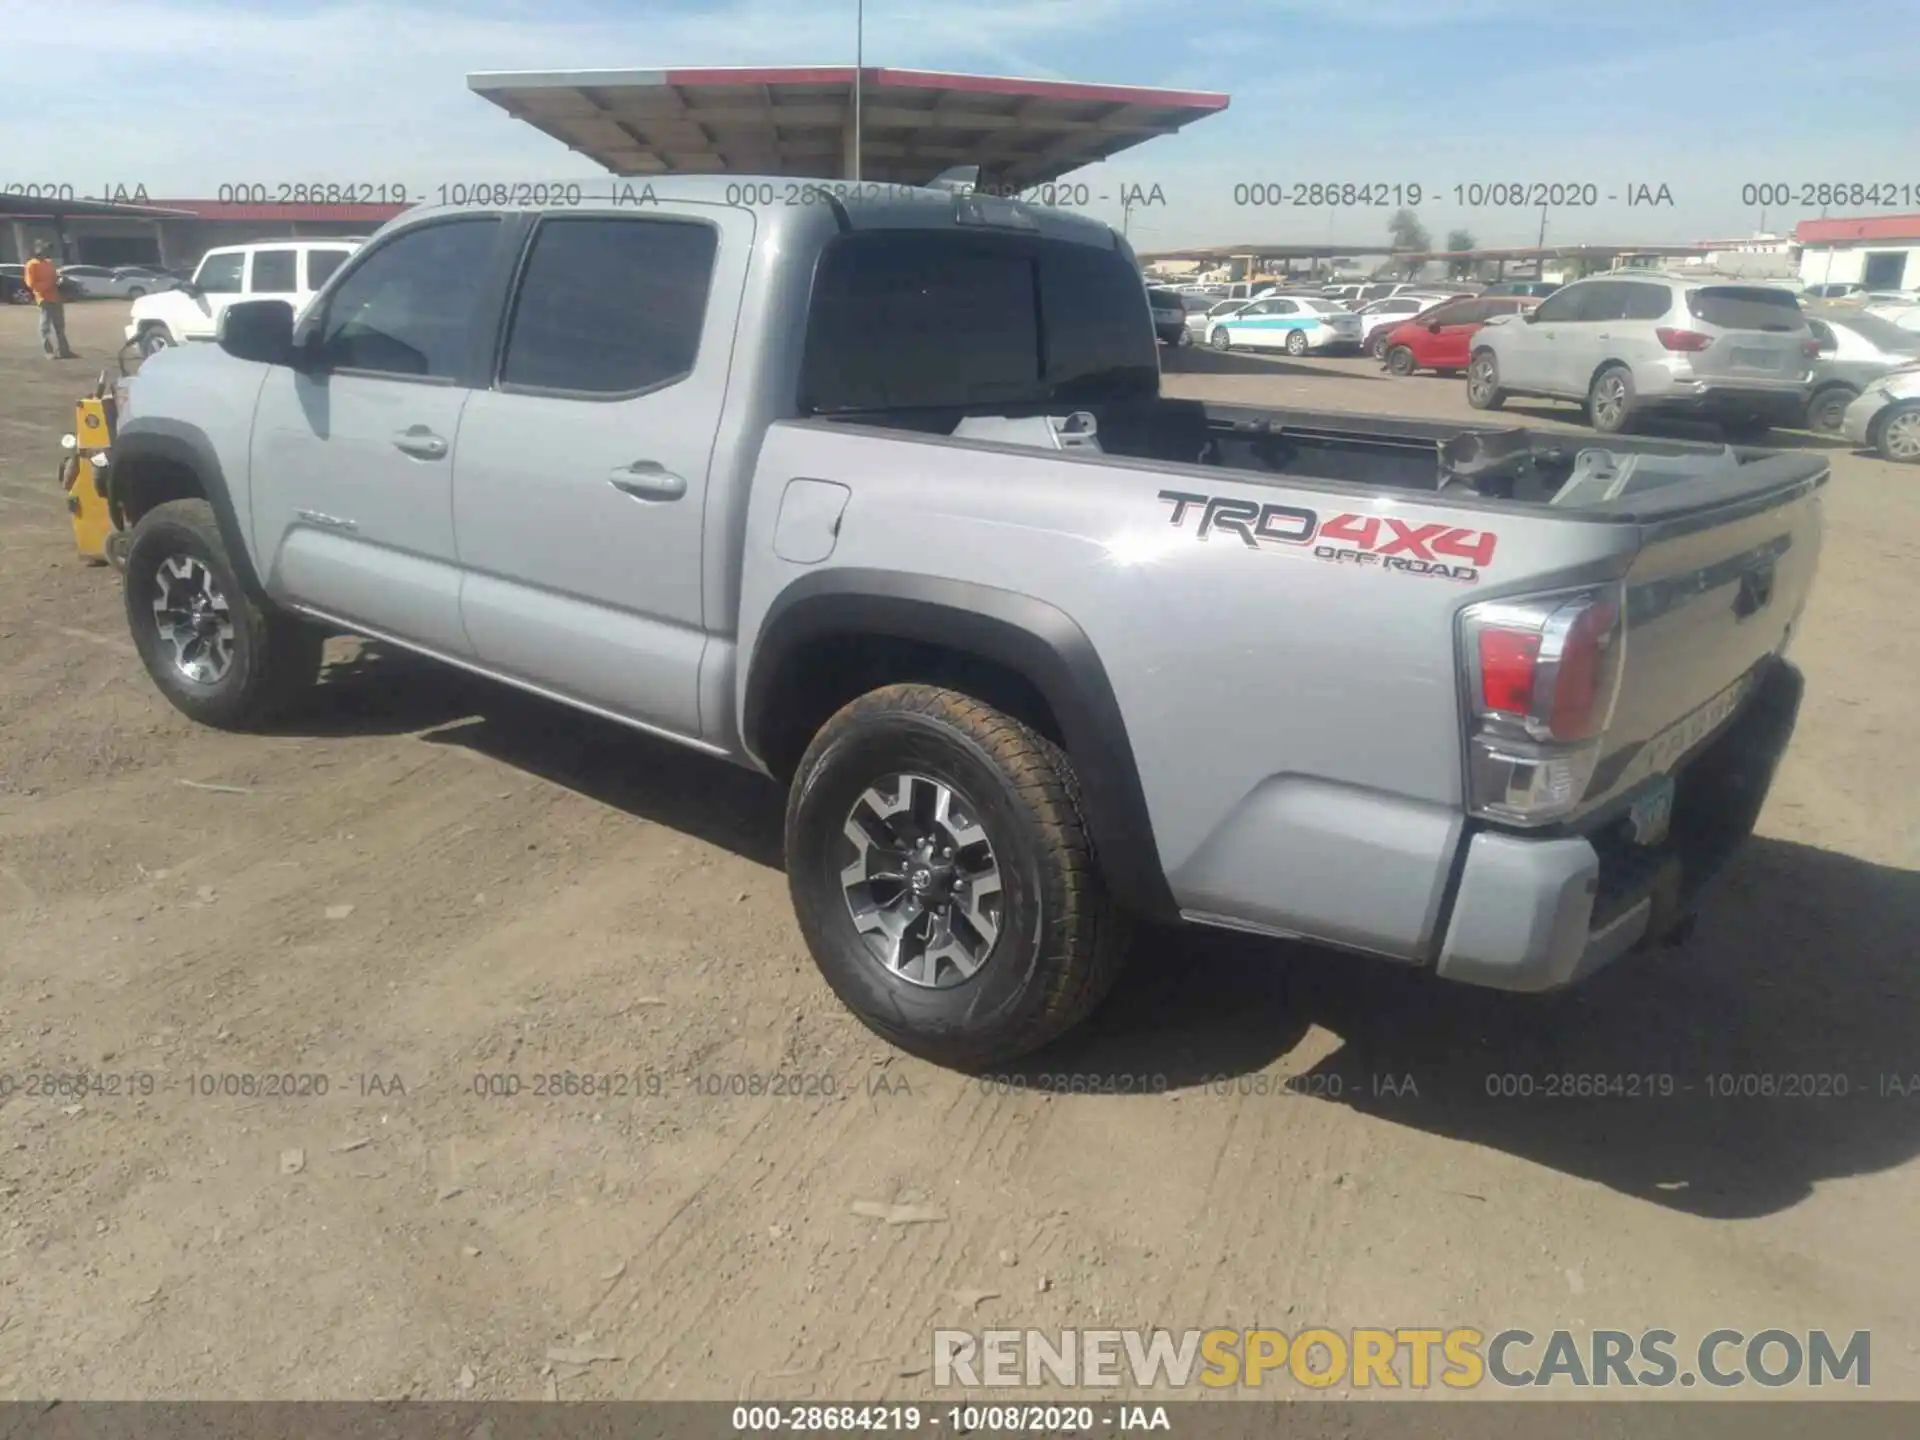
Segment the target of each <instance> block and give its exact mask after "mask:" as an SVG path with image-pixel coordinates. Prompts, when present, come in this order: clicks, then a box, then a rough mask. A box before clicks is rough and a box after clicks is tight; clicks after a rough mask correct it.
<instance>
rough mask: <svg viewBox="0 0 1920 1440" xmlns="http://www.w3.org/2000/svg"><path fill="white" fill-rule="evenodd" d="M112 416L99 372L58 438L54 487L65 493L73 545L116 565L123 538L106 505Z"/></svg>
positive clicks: (93, 559)
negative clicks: (60, 450)
mask: <svg viewBox="0 0 1920 1440" xmlns="http://www.w3.org/2000/svg"><path fill="white" fill-rule="evenodd" d="M115 418H116V416H115V404H114V397H113V387H112V385H111V384H109V383H108V380H107V376H106V372H105V371H102V372H101V374H100V382H99V384H98V386H97V387H96V388H95V390H94V393H93V394H91V395H88V396H87V397H85V398H84V399H82V400H79V401H77V402H76V403H75V404H74V407H73V433H72V434H70V435H63V436H62V437H61V438H60V443H61V445H62V446H63V447H64V448H65V449H66V452H67V453H66V457H65V458H64V459H63V460H62V461H61V462H60V488H61V489H62V490H63V491H65V492H66V496H67V515H68V517H69V518H70V519H71V520H72V522H73V543H74V548H75V549H77V550H79V552H80V555H81V558H82V559H84V560H86V561H88V562H89V563H91V564H95V565H108V564H112V565H118V564H119V563H120V559H121V555H120V550H121V544H120V542H122V541H124V539H125V536H124V535H122V534H121V532H120V529H119V527H118V526H117V525H115V524H114V520H113V512H112V508H111V507H110V506H109V505H108V503H107V464H108V455H107V452H108V450H109V448H110V447H111V446H112V444H113V432H114V424H115Z"/></svg>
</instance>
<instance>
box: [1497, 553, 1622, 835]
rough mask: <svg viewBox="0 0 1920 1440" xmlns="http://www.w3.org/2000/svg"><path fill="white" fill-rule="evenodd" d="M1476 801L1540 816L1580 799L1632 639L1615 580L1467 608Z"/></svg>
mask: <svg viewBox="0 0 1920 1440" xmlns="http://www.w3.org/2000/svg"><path fill="white" fill-rule="evenodd" d="M1460 623H1461V659H1462V666H1463V672H1464V673H1463V676H1462V679H1463V682H1464V687H1465V691H1466V701H1467V706H1468V710H1469V712H1470V713H1469V716H1468V736H1467V741H1468V792H1469V793H1468V804H1469V807H1470V808H1471V809H1472V810H1473V812H1474V813H1475V814H1477V815H1482V816H1485V817H1487V818H1489V819H1496V820H1506V821H1509V822H1512V823H1517V824H1535V825H1537V824H1541V823H1544V822H1546V821H1549V820H1554V819H1557V818H1559V817H1560V816H1562V815H1565V814H1567V813H1568V812H1570V811H1571V810H1573V809H1575V808H1577V807H1578V805H1579V803H1580V800H1581V797H1582V796H1583V795H1584V794H1585V792H1586V786H1587V782H1588V781H1589V780H1590V779H1591V778H1592V776H1593V770H1594V766H1595V765H1596V764H1597V763H1598V761H1599V758H1600V737H1601V735H1602V734H1603V733H1604V732H1605V730H1606V727H1607V722H1608V720H1609V719H1610V718H1611V715H1612V711H1613V702H1614V697H1615V695H1616V694H1617V692H1618V690H1619V686H1620V669H1621V662H1622V659H1623V657H1624V651H1625V643H1626V637H1625V632H1624V628H1623V626H1622V624H1621V609H1620V598H1619V591H1618V589H1617V587H1608V588H1605V589H1599V590H1582V591H1578V592H1573V593H1569V594H1563V595H1550V596H1541V597H1538V598H1536V599H1523V600H1498V601H1487V602H1484V603H1482V604H1479V605H1470V606H1468V607H1467V608H1466V609H1465V610H1464V611H1462V612H1461V619H1460Z"/></svg>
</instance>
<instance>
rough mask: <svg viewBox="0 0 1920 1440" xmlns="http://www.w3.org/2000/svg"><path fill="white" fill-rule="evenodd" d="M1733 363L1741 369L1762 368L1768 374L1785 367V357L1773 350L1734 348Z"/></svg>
mask: <svg viewBox="0 0 1920 1440" xmlns="http://www.w3.org/2000/svg"><path fill="white" fill-rule="evenodd" d="M1733 363H1734V364H1735V365H1738V366H1739V367H1740V368H1741V369H1743V370H1764V371H1766V372H1768V373H1769V374H1772V373H1775V372H1777V371H1781V370H1785V369H1786V368H1787V361H1786V357H1785V356H1783V355H1781V354H1779V353H1778V352H1777V351H1773V350H1735V351H1734V352H1733Z"/></svg>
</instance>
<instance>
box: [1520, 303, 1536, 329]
mask: <svg viewBox="0 0 1920 1440" xmlns="http://www.w3.org/2000/svg"><path fill="white" fill-rule="evenodd" d="M1520 318H1521V319H1522V320H1524V321H1526V322H1527V324H1529V325H1531V324H1533V323H1534V322H1535V321H1537V320H1538V319H1539V318H1540V307H1539V306H1537V305H1536V306H1535V307H1534V308H1533V309H1531V310H1522V311H1521V312H1520Z"/></svg>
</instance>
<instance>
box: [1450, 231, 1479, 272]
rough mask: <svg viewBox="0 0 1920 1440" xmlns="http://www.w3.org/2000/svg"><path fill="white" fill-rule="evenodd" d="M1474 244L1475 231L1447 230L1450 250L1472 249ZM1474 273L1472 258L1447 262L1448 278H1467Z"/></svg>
mask: <svg viewBox="0 0 1920 1440" xmlns="http://www.w3.org/2000/svg"><path fill="white" fill-rule="evenodd" d="M1473 245H1474V240H1473V232H1472V231H1471V230H1449V231H1448V232H1447V249H1448V250H1454V251H1458V250H1471V249H1473ZM1472 274H1473V262H1472V261H1471V260H1449V261H1448V262H1447V278H1448V279H1450V280H1465V279H1467V278H1468V277H1469V276H1471V275H1472Z"/></svg>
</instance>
